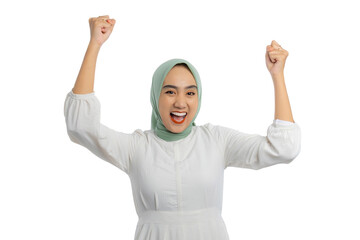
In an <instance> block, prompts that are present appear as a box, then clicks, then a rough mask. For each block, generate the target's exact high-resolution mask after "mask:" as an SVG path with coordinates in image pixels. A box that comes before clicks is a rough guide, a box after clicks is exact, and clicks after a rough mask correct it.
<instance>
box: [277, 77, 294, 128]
mask: <svg viewBox="0 0 360 240" xmlns="http://www.w3.org/2000/svg"><path fill="white" fill-rule="evenodd" d="M272 78H273V83H274V91H275V116H274V118H275V119H280V120H284V121H289V122H295V121H294V119H293V116H292V113H291V106H290V101H289V97H288V94H287V91H286V85H285V78H284V74H279V75H277V76H272Z"/></svg>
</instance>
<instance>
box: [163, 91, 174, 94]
mask: <svg viewBox="0 0 360 240" xmlns="http://www.w3.org/2000/svg"><path fill="white" fill-rule="evenodd" d="M165 93H166V94H173V93H174V92H173V91H171V90H169V91H166V92H165Z"/></svg>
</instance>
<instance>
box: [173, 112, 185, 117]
mask: <svg viewBox="0 0 360 240" xmlns="http://www.w3.org/2000/svg"><path fill="white" fill-rule="evenodd" d="M172 114H174V115H176V116H179V117H182V116H185V115H186V113H178V112H172Z"/></svg>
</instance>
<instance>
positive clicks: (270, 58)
mask: <svg viewBox="0 0 360 240" xmlns="http://www.w3.org/2000/svg"><path fill="white" fill-rule="evenodd" d="M287 56H289V53H288V51H286V50H285V49H283V48H282V47H281V46H280V45H279V44H278V43H277V42H276V41H275V40H273V41H272V42H271V45H267V46H266V54H265V61H266V67H267V69H268V70H269V72H270V74H271V76H277V75H283V74H284V67H285V61H286V58H287Z"/></svg>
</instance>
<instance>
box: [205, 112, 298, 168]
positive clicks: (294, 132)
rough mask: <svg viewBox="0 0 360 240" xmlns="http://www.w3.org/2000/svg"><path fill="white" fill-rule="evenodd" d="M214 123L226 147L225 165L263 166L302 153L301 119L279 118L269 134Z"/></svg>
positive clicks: (218, 137) (292, 158) (289, 159)
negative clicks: (299, 122)
mask: <svg viewBox="0 0 360 240" xmlns="http://www.w3.org/2000/svg"><path fill="white" fill-rule="evenodd" d="M211 126H212V127H211V129H212V132H213V134H214V135H215V137H216V138H217V139H218V141H219V144H220V146H222V149H223V151H224V161H225V163H224V165H225V168H226V167H240V168H250V169H261V168H264V167H268V166H272V165H275V164H279V163H290V162H291V161H292V160H294V159H295V158H296V157H297V155H298V154H299V153H300V149H301V129H300V126H299V124H297V123H293V122H288V121H283V120H279V119H275V120H274V121H273V122H272V124H271V125H270V126H269V127H268V129H267V136H261V135H259V134H247V133H243V132H239V131H237V130H234V129H230V128H226V127H222V126H213V125H211Z"/></svg>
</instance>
